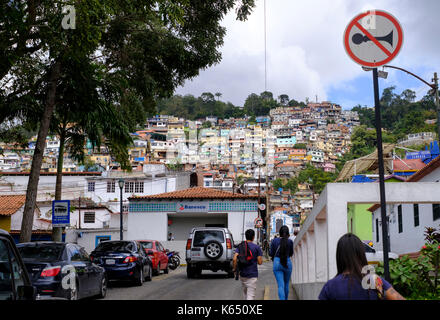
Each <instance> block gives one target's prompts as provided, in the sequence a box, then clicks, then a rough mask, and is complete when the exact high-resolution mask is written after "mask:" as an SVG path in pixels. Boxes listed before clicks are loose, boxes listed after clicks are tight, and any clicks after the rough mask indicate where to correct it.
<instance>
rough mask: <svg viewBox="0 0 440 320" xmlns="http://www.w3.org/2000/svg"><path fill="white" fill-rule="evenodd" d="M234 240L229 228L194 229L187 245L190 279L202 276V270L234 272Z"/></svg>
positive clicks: (232, 273) (230, 273)
mask: <svg viewBox="0 0 440 320" xmlns="http://www.w3.org/2000/svg"><path fill="white" fill-rule="evenodd" d="M233 246H234V240H233V238H232V234H231V232H230V231H229V230H228V229H227V228H216V227H204V228H203V227H200V228H193V229H192V230H191V232H190V235H189V239H188V240H187V243H186V262H187V267H186V273H187V277H188V278H193V277H195V276H200V274H201V273H202V270H211V271H214V272H217V271H218V270H223V271H226V272H227V273H228V276H229V277H231V278H232V277H234V272H233V271H232V259H233V255H234V253H233Z"/></svg>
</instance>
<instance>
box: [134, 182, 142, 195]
mask: <svg viewBox="0 0 440 320" xmlns="http://www.w3.org/2000/svg"><path fill="white" fill-rule="evenodd" d="M134 192H136V193H144V182H143V181H136V182H135V184H134Z"/></svg>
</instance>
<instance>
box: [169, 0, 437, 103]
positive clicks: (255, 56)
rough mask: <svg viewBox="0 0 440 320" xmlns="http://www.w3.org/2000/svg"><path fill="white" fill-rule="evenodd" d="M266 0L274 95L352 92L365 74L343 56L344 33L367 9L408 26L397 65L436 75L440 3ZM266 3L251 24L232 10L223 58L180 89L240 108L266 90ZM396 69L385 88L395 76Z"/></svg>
mask: <svg viewBox="0 0 440 320" xmlns="http://www.w3.org/2000/svg"><path fill="white" fill-rule="evenodd" d="M266 1H267V2H266V8H267V16H266V17H267V68H268V69H267V89H268V90H269V91H272V92H273V94H274V96H278V95H280V94H283V93H286V94H288V95H289V97H290V98H295V99H296V100H305V98H306V97H309V98H310V99H311V100H315V95H318V99H319V100H325V99H327V96H328V92H329V90H331V89H332V90H341V91H344V90H345V91H348V92H353V91H354V88H353V84H352V83H353V82H354V81H355V80H356V79H359V78H360V77H365V76H367V75H366V74H365V72H364V71H362V70H361V68H360V66H358V65H356V64H355V63H354V62H352V61H351V59H350V58H349V57H348V56H347V54H346V53H345V50H344V47H343V43H342V37H343V33H344V30H345V27H346V26H347V24H348V23H349V21H350V20H351V19H352V18H354V17H355V16H356V15H357V14H359V13H361V12H363V11H365V10H368V9H374V8H377V9H382V10H386V11H389V12H390V13H392V14H393V15H394V16H395V17H397V18H398V19H399V21H400V22H401V24H402V26H403V29H404V44H403V48H402V51H401V52H400V54H399V55H398V57H397V58H396V59H395V60H394V61H393V63H392V64H394V65H399V66H401V67H403V68H406V69H409V70H411V71H413V72H416V73H417V71H419V70H423V75H429V74H431V76H428V78H425V79H426V80H428V81H430V80H431V78H432V72H433V71H434V70H435V69H436V68H439V67H440V62H439V60H438V52H439V50H440V42H439V41H436V39H437V32H438V30H439V28H438V26H437V12H439V10H440V1H437V0H423V1H417V2H416V1H411V0H388V1H384V0H370V1H359V0H333V1H328V0H309V1H292V0H270V1H269V0H266ZM263 3H264V0H259V1H257V8H256V9H255V10H254V12H253V13H252V15H251V16H250V17H249V19H248V21H246V22H240V21H236V20H235V13H234V12H231V13H230V14H228V15H227V17H226V18H225V20H224V21H223V25H225V26H226V28H227V35H226V37H225V43H224V46H223V47H222V48H221V51H222V54H223V59H222V62H221V63H220V64H218V65H216V66H214V67H212V68H209V69H208V70H205V71H202V72H201V73H200V76H199V77H197V78H195V79H194V80H193V81H187V83H186V84H185V86H184V87H181V88H178V90H177V92H176V93H178V94H186V93H191V94H194V95H196V96H198V95H200V94H201V93H202V92H205V91H210V92H221V93H222V94H223V96H222V99H223V100H224V101H231V102H232V103H234V104H236V105H242V104H243V103H244V101H245V99H246V97H247V96H248V95H249V94H250V93H261V92H262V91H264V12H263ZM437 70H438V69H437ZM390 74H391V76H390V78H389V79H388V80H387V82H386V85H387V86H389V85H393V84H394V83H393V80H397V79H396V77H395V76H393V74H392V72H390ZM421 76H422V75H421ZM347 101H348V100H347ZM335 102H337V103H341V102H338V101H335Z"/></svg>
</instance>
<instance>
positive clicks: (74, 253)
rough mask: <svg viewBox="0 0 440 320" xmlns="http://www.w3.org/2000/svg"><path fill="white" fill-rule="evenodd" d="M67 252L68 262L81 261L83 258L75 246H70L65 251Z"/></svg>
mask: <svg viewBox="0 0 440 320" xmlns="http://www.w3.org/2000/svg"><path fill="white" fill-rule="evenodd" d="M67 252H68V253H69V257H70V261H82V259H83V258H82V256H81V253H80V251H79V249H78V248H77V247H76V246H74V245H70V246H69V247H68V249H67Z"/></svg>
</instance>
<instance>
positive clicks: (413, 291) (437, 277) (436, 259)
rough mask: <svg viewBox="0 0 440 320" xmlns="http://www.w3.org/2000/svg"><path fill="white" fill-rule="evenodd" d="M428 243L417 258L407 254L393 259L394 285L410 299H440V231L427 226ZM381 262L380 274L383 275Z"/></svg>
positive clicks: (392, 279) (392, 278)
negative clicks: (411, 257)
mask: <svg viewBox="0 0 440 320" xmlns="http://www.w3.org/2000/svg"><path fill="white" fill-rule="evenodd" d="M425 240H426V244H425V245H424V246H423V247H422V249H421V251H420V256H419V257H417V259H410V258H409V256H408V255H405V256H403V257H401V258H399V259H396V260H391V261H390V264H389V267H390V277H391V282H392V285H393V286H394V287H395V288H396V290H397V291H398V292H400V293H401V294H402V295H403V296H405V297H407V298H409V299H415V300H426V299H429V300H431V299H433V300H434V299H435V300H438V299H440V273H439V270H440V232H439V231H438V230H437V229H436V228H431V227H426V228H425ZM383 272H384V268H383V265H382V264H381V265H380V266H379V267H378V268H377V269H376V273H377V274H378V275H383Z"/></svg>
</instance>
